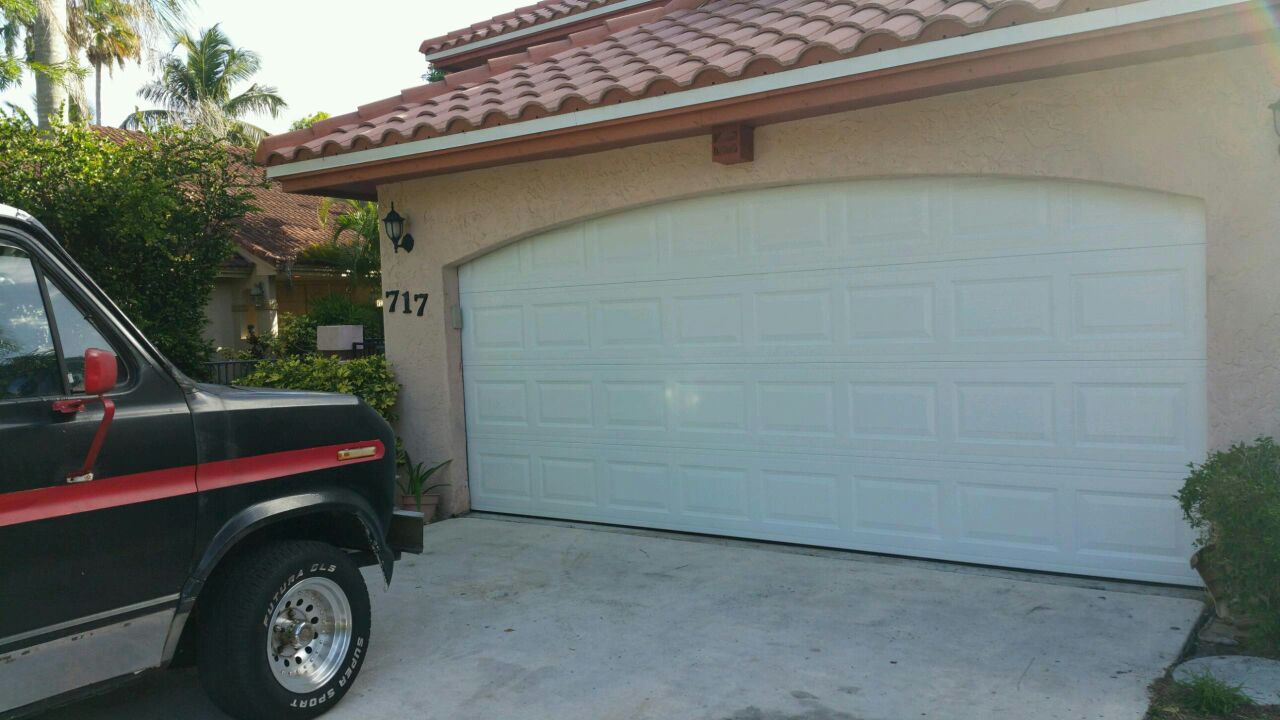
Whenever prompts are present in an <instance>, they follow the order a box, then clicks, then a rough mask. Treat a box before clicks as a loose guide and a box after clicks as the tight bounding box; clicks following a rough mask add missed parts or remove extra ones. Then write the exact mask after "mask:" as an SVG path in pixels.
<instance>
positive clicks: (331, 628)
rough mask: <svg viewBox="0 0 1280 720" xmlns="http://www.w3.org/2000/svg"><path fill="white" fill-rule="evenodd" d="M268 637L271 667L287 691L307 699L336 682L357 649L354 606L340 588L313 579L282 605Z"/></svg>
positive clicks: (294, 589) (293, 591)
mask: <svg viewBox="0 0 1280 720" xmlns="http://www.w3.org/2000/svg"><path fill="white" fill-rule="evenodd" d="M269 630H270V632H268V633H267V662H268V664H269V665H270V666H271V674H272V675H273V676H274V677H275V679H276V681H277V682H279V683H280V684H281V685H282V686H283V687H284V689H286V690H288V691H289V692H291V693H296V694H303V693H309V692H313V691H315V690H318V689H319V688H321V687H323V686H324V685H325V684H326V683H328V682H329V681H330V680H332V679H333V676H334V675H336V674H337V673H338V670H339V669H340V668H341V666H342V660H343V658H345V657H346V656H347V649H348V648H350V647H351V636H352V634H353V630H352V613H351V603H350V602H349V601H348V600H347V595H346V593H344V592H343V591H342V588H340V587H338V584H337V583H335V582H334V581H332V580H330V579H328V578H322V577H311V578H307V579H306V580H303V581H302V582H300V583H298V584H297V585H294V586H293V587H292V588H290V589H289V592H287V593H285V596H284V597H283V598H281V599H280V602H279V603H277V604H276V607H275V610H273V611H272V613H271V626H270V628H269Z"/></svg>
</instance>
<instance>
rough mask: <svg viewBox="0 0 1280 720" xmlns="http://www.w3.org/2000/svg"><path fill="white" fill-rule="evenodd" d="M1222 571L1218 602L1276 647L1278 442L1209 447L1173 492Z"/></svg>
mask: <svg viewBox="0 0 1280 720" xmlns="http://www.w3.org/2000/svg"><path fill="white" fill-rule="evenodd" d="M1178 501H1179V503H1180V504H1181V505H1182V511H1183V512H1184V513H1185V514H1186V517H1187V520H1188V521H1189V522H1190V523H1191V525H1192V527H1194V528H1196V529H1198V530H1199V531H1200V540H1199V543H1200V545H1201V546H1205V545H1208V546H1211V548H1210V550H1209V551H1208V553H1209V556H1208V560H1209V562H1210V563H1211V564H1212V565H1213V567H1214V569H1215V570H1216V571H1217V573H1218V574H1219V575H1220V577H1221V580H1222V589H1223V591H1224V592H1225V594H1226V597H1225V598H1222V599H1223V600H1226V602H1227V604H1228V605H1229V606H1230V607H1231V609H1232V615H1240V616H1243V617H1244V618H1246V619H1248V620H1250V621H1252V622H1254V623H1256V625H1255V626H1254V629H1255V630H1256V635H1257V638H1256V639H1257V640H1259V641H1261V642H1263V643H1265V644H1266V645H1268V646H1269V648H1270V649H1273V650H1280V447H1277V446H1276V444H1275V442H1274V441H1273V440H1272V439H1271V438H1259V439H1258V440H1256V441H1255V442H1253V443H1252V444H1243V443H1241V444H1237V445H1232V446H1231V447H1230V448H1228V449H1227V450H1225V451H1221V452H1215V453H1211V454H1210V455H1209V458H1208V459H1207V460H1206V461H1205V463H1204V464H1203V465H1200V466H1198V467H1197V466H1194V465H1193V466H1192V468H1191V475H1190V476H1189V477H1188V478H1187V481H1186V484H1185V485H1184V486H1183V488H1182V490H1181V492H1179V493H1178Z"/></svg>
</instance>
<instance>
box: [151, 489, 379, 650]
mask: <svg viewBox="0 0 1280 720" xmlns="http://www.w3.org/2000/svg"><path fill="white" fill-rule="evenodd" d="M321 513H327V514H337V515H346V516H349V517H353V518H355V519H356V520H357V521H359V523H360V525H361V527H363V528H364V532H365V538H366V541H367V542H368V550H370V551H371V552H372V553H373V554H374V556H375V557H376V558H377V560H378V565H379V566H380V567H381V568H382V576H383V578H385V579H386V582H387V584H388V585H390V584H391V574H392V571H393V570H394V568H395V554H394V552H393V551H392V550H391V548H390V546H388V545H387V543H386V540H385V539H384V538H383V535H385V529H384V528H382V525H381V523H379V522H378V520H377V516H376V515H375V514H374V512H373V508H372V507H370V505H369V502H368V501H367V500H365V499H364V498H363V497H361V496H360V495H358V494H356V493H355V492H352V491H351V490H347V489H344V488H326V489H324V490H318V491H315V492H307V493H299V494H297V495H287V496H284V497H278V498H272V499H270V500H264V501H262V502H260V503H256V504H254V505H250V506H249V507H246V508H244V509H242V510H240V511H239V512H238V513H236V514H235V515H234V516H232V517H231V519H230V520H228V521H227V522H226V523H224V524H223V526H222V527H221V528H220V529H219V530H218V532H217V533H215V534H214V536H213V538H212V539H211V540H210V541H209V544H208V546H207V547H206V548H205V551H204V554H203V555H202V556H201V557H200V560H199V561H198V562H197V563H196V565H195V568H194V569H193V570H192V573H191V576H190V577H188V578H187V581H186V583H185V584H184V585H183V587H182V592H181V594H180V595H179V597H178V606H177V608H176V610H175V612H174V616H173V621H172V622H171V623H170V625H169V634H168V637H167V638H166V639H165V644H164V656H163V662H164V663H165V664H166V665H167V664H168V663H169V662H170V661H171V660H172V659H173V656H174V653H176V652H177V649H178V641H179V639H181V637H182V631H183V629H184V628H185V627H186V624H187V620H188V619H189V618H190V616H191V610H192V608H194V607H195V604H196V599H197V598H198V597H199V596H200V592H201V590H203V589H204V585H205V582H206V581H208V579H209V576H210V575H212V574H213V571H214V570H215V569H216V568H217V567H218V564H219V563H220V562H221V561H222V559H223V558H225V557H226V556H227V553H228V552H230V551H231V549H232V548H234V547H235V546H236V545H237V544H239V543H240V542H241V541H242V540H244V539H245V538H247V537H249V536H250V535H252V534H254V533H255V532H257V531H259V530H261V529H263V528H266V527H269V526H271V525H274V524H276V523H280V522H284V521H286V520H291V519H293V518H298V517H303V516H306V515H315V514H321Z"/></svg>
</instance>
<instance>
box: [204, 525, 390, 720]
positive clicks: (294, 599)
mask: <svg viewBox="0 0 1280 720" xmlns="http://www.w3.org/2000/svg"><path fill="white" fill-rule="evenodd" d="M199 614H200V617H199V622H200V636H199V648H198V653H199V665H200V680H201V683H202V684H203V685H204V688H205V691H206V692H208V693H209V697H210V698H212V699H213V701H214V703H215V704H217V705H218V707H220V708H222V710H223V711H224V712H226V713H227V714H229V715H231V716H233V717H236V718H240V720H258V719H260V718H261V719H264V720H265V719H267V718H310V717H315V716H317V715H320V714H321V713H323V712H325V711H326V710H328V709H329V708H331V707H333V706H334V705H335V704H337V702H338V701H339V700H341V699H342V696H343V695H345V694H346V692H347V691H348V690H350V689H351V685H352V683H354V682H355V679H356V676H357V675H358V674H359V673H360V667H361V665H363V663H364V659H365V656H366V654H367V653H368V650H369V625H370V620H369V593H368V591H367V590H366V588H365V584H364V578H362V577H361V575H360V572H359V570H358V569H357V568H356V564H355V563H354V562H353V561H352V560H351V558H350V557H349V556H348V555H347V554H346V553H345V552H343V551H341V550H339V549H337V548H335V547H333V546H331V545H327V544H325V543H320V542H295V541H287V542H276V543H272V544H269V545H265V546H263V547H260V548H257V549H255V550H252V551H249V552H247V553H245V554H244V555H242V556H240V557H237V558H234V559H232V560H231V561H230V562H229V564H228V565H227V566H226V568H224V569H223V571H221V572H219V573H218V575H217V577H216V578H215V580H214V581H213V586H212V587H210V589H209V595H208V597H206V598H202V601H201V604H200V608H199Z"/></svg>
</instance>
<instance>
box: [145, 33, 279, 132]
mask: <svg viewBox="0 0 1280 720" xmlns="http://www.w3.org/2000/svg"><path fill="white" fill-rule="evenodd" d="M177 45H178V47H180V48H182V49H183V50H185V51H186V54H187V57H186V59H185V60H183V59H179V58H177V57H172V56H171V57H169V58H168V59H166V60H165V61H164V63H163V64H162V65H161V66H160V78H159V79H158V80H155V81H154V82H152V83H150V84H148V85H146V86H145V87H143V88H142V90H140V91H139V92H138V94H139V95H141V96H142V97H143V98H145V99H147V100H150V101H152V102H154V103H156V104H158V105H160V106H161V107H160V108H159V109H155V110H143V111H140V112H137V113H135V114H134V115H132V116H130V117H129V119H127V120H125V122H124V125H123V127H125V128H127V129H135V130H136V129H142V128H146V127H156V126H160V125H167V124H177V125H183V126H188V127H189V126H201V127H205V128H208V129H210V130H212V131H213V132H214V133H216V134H217V135H219V136H221V137H227V138H230V139H231V140H233V141H237V142H240V143H254V142H257V141H258V140H260V139H262V137H264V136H265V135H266V131H264V130H263V129H261V128H258V127H255V126H253V125H250V124H249V123H247V122H245V121H244V120H243V119H242V118H243V117H244V116H245V115H248V114H250V113H270V114H271V116H272V117H276V116H278V115H279V114H280V111H281V110H283V109H284V108H285V107H287V105H286V104H285V101H284V100H283V99H282V98H281V97H280V96H279V95H278V94H277V90H276V89H275V88H273V87H267V86H264V85H259V84H257V83H252V84H250V85H249V87H248V88H245V89H244V90H243V91H242V92H239V93H238V94H234V95H233V94H232V92H233V88H234V86H236V85H238V84H240V83H245V82H250V81H251V80H252V78H253V76H254V75H257V74H258V71H259V70H260V69H261V68H262V60H261V59H260V58H259V57H258V54H257V53H255V52H253V51H251V50H245V49H243V48H238V47H236V46H234V45H232V44H231V39H230V38H228V37H227V36H226V34H225V33H223V32H222V29H221V28H219V27H218V26H217V25H214V26H213V27H211V28H209V29H208V30H205V31H203V32H201V33H200V35H199V36H192V35H191V34H189V33H183V34H182V35H180V36H179V37H178V41H177Z"/></svg>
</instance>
